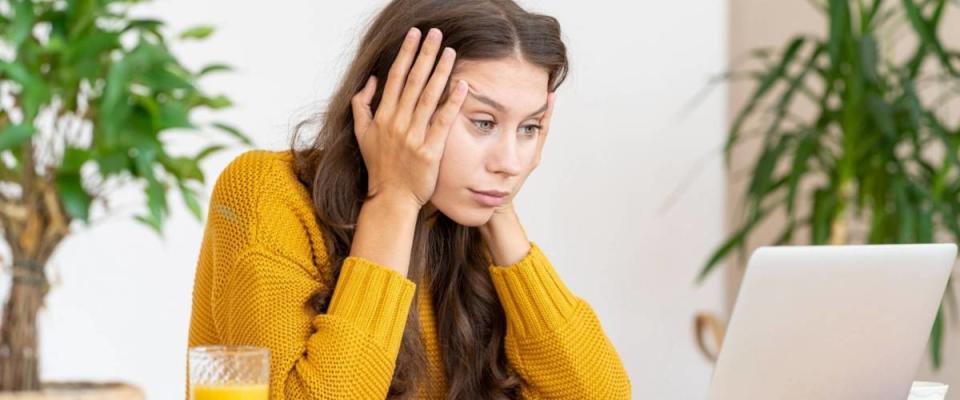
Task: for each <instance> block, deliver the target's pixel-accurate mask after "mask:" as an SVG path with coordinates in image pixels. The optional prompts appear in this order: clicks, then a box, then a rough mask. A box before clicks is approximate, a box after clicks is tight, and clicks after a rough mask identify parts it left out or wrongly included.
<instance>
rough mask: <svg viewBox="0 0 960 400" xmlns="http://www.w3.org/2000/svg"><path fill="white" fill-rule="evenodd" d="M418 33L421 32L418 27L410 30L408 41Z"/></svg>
mask: <svg viewBox="0 0 960 400" xmlns="http://www.w3.org/2000/svg"><path fill="white" fill-rule="evenodd" d="M418 33H420V30H419V29H417V28H416V27H413V28H410V30H409V31H407V39H413V38H414V37H416V36H417V34H418Z"/></svg>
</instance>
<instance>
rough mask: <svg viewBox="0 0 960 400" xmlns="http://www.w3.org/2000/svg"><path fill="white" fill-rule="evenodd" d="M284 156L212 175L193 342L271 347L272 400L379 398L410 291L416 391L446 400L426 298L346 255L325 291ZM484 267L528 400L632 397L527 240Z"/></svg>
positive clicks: (316, 242) (303, 194)
mask: <svg viewBox="0 0 960 400" xmlns="http://www.w3.org/2000/svg"><path fill="white" fill-rule="evenodd" d="M291 161H292V155H291V154H290V152H289V151H286V152H273V151H264V150H256V151H250V152H247V153H244V154H242V155H241V156H239V157H237V158H236V159H235V160H234V161H233V162H231V163H230V165H228V166H227V168H226V169H225V170H224V171H223V173H222V174H221V175H220V176H219V177H218V179H217V182H216V184H215V186H214V189H213V195H212V196H211V199H210V208H209V211H208V218H207V222H206V228H205V232H204V237H203V244H202V246H201V249H200V256H199V261H198V265H197V271H196V278H195V282H194V289H193V311H192V315H191V319H190V334H189V345H190V346H194V345H203V344H248V345H256V346H261V347H266V348H268V349H270V352H271V358H270V369H271V371H270V393H271V395H270V398H271V399H274V400H281V399H284V400H301V399H303V400H306V399H382V398H384V397H385V395H386V393H387V389H388V387H389V385H390V381H391V378H392V376H393V370H394V366H395V364H396V358H397V354H398V352H399V349H400V342H401V337H402V335H403V329H404V324H405V322H406V319H407V314H408V312H409V310H410V307H411V305H412V304H413V302H414V298H415V297H416V298H417V301H416V304H417V307H418V311H419V313H420V316H421V317H420V326H421V330H422V332H423V341H424V346H425V347H426V349H425V350H426V354H427V356H428V361H429V370H428V371H427V378H428V379H427V382H425V384H423V385H422V386H421V387H420V390H419V396H418V397H419V398H424V399H440V398H443V397H444V393H445V388H446V379H445V377H444V374H443V367H442V361H441V360H442V359H441V357H442V356H443V355H442V354H441V353H440V347H439V344H438V341H437V334H436V325H435V320H434V318H435V314H434V311H433V309H432V306H431V302H430V301H429V296H430V294H429V291H428V290H416V288H417V286H418V285H416V284H415V283H414V282H412V281H410V280H409V279H407V278H406V277H405V276H403V275H401V274H399V273H397V272H396V271H393V270H392V269H389V268H387V267H385V266H382V265H378V264H376V263H374V262H372V261H370V260H367V259H364V258H359V257H349V258H347V259H346V260H345V261H344V263H343V266H342V269H341V274H340V277H339V279H338V280H337V282H336V283H333V282H332V281H333V278H332V276H331V272H330V271H329V264H328V263H327V250H326V249H325V247H324V241H323V237H322V233H321V231H320V229H319V227H318V225H317V222H316V219H315V218H314V214H313V208H312V205H311V201H310V196H309V193H308V192H307V190H306V188H305V187H304V186H303V185H302V184H300V182H299V181H298V180H297V179H296V177H295V175H294V173H293V169H292V164H291ZM489 270H490V277H491V279H492V280H493V283H494V286H495V288H496V290H497V294H498V296H499V298H500V301H501V303H502V305H503V308H504V313H505V314H506V316H507V336H506V340H505V346H506V354H507V358H508V361H509V364H510V366H511V367H512V368H513V369H514V370H515V371H516V372H517V373H518V374H519V375H520V376H521V377H522V378H523V381H524V384H523V389H522V397H523V398H526V399H620V398H629V397H630V381H629V379H628V377H627V374H626V371H625V370H624V368H623V365H622V364H621V362H620V359H619V357H618V356H617V353H616V351H615V350H614V348H613V346H612V345H611V343H610V341H609V340H608V339H607V337H606V336H605V335H604V333H603V330H602V329H601V327H600V324H599V322H598V321H597V318H596V315H595V314H594V312H593V310H592V309H591V307H590V306H589V305H588V304H587V303H586V302H584V301H583V300H582V299H580V298H578V297H576V296H574V295H573V294H572V293H571V292H570V291H569V289H568V288H567V287H566V286H565V285H564V284H563V282H561V280H560V279H559V278H558V277H557V274H556V271H555V270H554V269H553V267H552V266H551V265H550V262H549V261H548V260H547V258H546V257H545V256H544V255H543V253H542V251H541V249H540V248H539V247H538V246H537V245H536V244H535V243H532V244H531V250H530V252H529V253H528V254H527V255H526V256H525V257H524V258H523V260H521V261H519V262H517V263H516V264H514V265H509V266H496V265H491V266H490V268H489ZM321 284H327V285H334V286H333V296H332V298H331V301H330V306H329V309H328V310H327V313H326V314H316V313H314V312H313V310H312V309H311V308H310V307H309V306H307V305H306V304H307V300H308V298H309V297H310V295H311V294H313V293H314V292H315V291H316V290H317V288H318V287H319V285H321ZM421 286H422V287H426V286H423V285H421Z"/></svg>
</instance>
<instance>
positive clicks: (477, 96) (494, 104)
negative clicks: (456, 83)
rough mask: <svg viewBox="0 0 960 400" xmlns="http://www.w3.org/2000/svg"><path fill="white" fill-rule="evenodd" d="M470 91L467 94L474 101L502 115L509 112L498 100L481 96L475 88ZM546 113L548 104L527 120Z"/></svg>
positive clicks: (531, 114)
mask: <svg viewBox="0 0 960 400" xmlns="http://www.w3.org/2000/svg"><path fill="white" fill-rule="evenodd" d="M469 89H470V90H468V91H467V94H469V95H470V96H471V97H473V98H474V99H477V100H478V101H480V102H481V103H484V104H486V105H488V106H490V107H493V108H495V109H496V110H497V111H500V112H502V113H505V112H507V108H506V107H504V106H503V104H500V103H497V101H496V100H494V99H491V98H489V97H487V96H484V95H482V94H480V93H477V92H476V91H475V90H473V88H469ZM544 111H547V104H546V103H544V104H543V106H542V107H540V108H539V109H538V110H537V111H534V112H532V113H530V115H529V116H527V118H530V117H532V116H534V115H537V114H540V113H542V112H544Z"/></svg>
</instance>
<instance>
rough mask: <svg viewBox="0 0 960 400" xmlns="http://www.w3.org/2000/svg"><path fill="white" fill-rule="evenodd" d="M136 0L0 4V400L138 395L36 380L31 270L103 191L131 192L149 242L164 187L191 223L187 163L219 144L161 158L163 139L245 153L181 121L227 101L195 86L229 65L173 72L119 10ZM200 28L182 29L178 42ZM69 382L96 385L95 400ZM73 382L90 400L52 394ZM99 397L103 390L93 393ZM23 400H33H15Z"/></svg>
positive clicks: (158, 223)
mask: <svg viewBox="0 0 960 400" xmlns="http://www.w3.org/2000/svg"><path fill="white" fill-rule="evenodd" d="M142 2H143V1H140V0H66V1H54V0H10V1H9V2H4V4H0V6H6V7H0V41H2V44H0V230H2V232H3V239H4V240H5V241H6V244H7V245H8V246H9V249H10V254H11V256H12V257H11V259H5V260H2V261H3V264H4V265H5V266H6V267H8V269H9V271H11V273H10V274H9V275H8V277H9V279H10V281H11V286H10V292H9V295H8V297H7V299H6V302H5V304H4V308H3V318H2V322H0V399H4V398H8V397H7V396H13V395H12V394H4V393H7V392H13V391H18V392H21V393H18V394H17V395H16V396H20V397H16V398H18V399H20V398H45V399H46V398H58V399H59V398H70V399H80V398H83V399H86V398H88V397H84V396H97V397H95V398H98V399H99V398H118V399H119V398H124V399H127V398H138V397H124V396H127V394H124V393H132V394H130V395H131V396H138V395H137V394H136V393H137V392H138V391H137V390H131V389H130V388H123V387H121V388H119V389H118V388H116V387H110V386H109V385H100V386H97V385H78V384H63V385H59V386H57V385H46V384H44V385H41V382H40V379H39V371H38V360H37V354H38V348H37V345H38V343H37V326H36V319H37V312H38V311H39V310H40V309H41V307H42V305H43V301H44V297H45V295H46V294H47V291H48V288H49V287H48V280H47V275H46V273H45V268H44V267H45V265H46V263H47V261H48V260H49V259H50V257H51V255H52V254H53V252H54V250H55V249H56V248H57V246H58V245H59V244H60V243H61V241H62V240H63V239H64V238H65V237H66V236H67V235H69V234H71V232H73V231H74V230H75V229H76V228H77V227H78V225H80V226H83V225H89V224H91V223H92V222H91V218H90V215H91V209H92V208H93V207H99V210H102V212H103V213H107V214H109V213H112V212H116V211H115V210H113V209H112V208H111V207H110V204H109V203H108V202H107V200H108V199H107V196H108V194H109V192H108V189H113V190H115V189H117V188H120V187H126V186H129V185H137V186H142V187H143V190H144V193H145V209H146V212H144V213H142V214H140V215H136V216H135V218H136V220H137V221H140V222H142V223H143V224H145V225H146V226H148V227H150V228H152V229H153V230H155V231H156V232H157V233H158V234H162V228H163V223H164V221H165V219H166V218H167V214H168V200H167V195H168V192H172V191H174V190H175V191H176V192H179V194H180V197H181V198H182V201H183V202H184V203H185V204H186V206H187V208H188V209H189V210H190V211H191V213H192V214H193V215H194V216H195V217H196V218H197V219H198V220H200V219H202V217H203V215H202V209H201V205H200V202H199V201H198V200H197V195H198V193H199V191H200V190H202V184H203V182H204V174H203V172H202V171H201V169H200V166H199V165H200V163H201V161H202V160H203V159H204V158H205V157H207V156H209V155H211V154H213V153H215V152H217V151H220V150H222V149H224V148H225V146H226V145H225V144H222V143H212V142H211V141H205V143H207V144H209V145H208V146H206V147H204V148H202V149H201V150H199V151H198V152H196V153H195V154H189V155H184V154H172V153H171V152H168V149H169V148H170V147H169V146H168V145H167V144H168V142H169V140H170V139H169V138H168V137H166V135H167V134H168V133H170V132H180V133H191V132H192V133H193V134H195V135H196V134H202V135H203V136H208V132H209V131H210V129H203V128H204V127H205V126H210V127H212V128H213V129H215V130H219V131H223V132H225V133H226V134H227V135H229V136H224V139H229V141H231V142H235V141H240V142H242V143H244V144H247V145H249V144H250V140H249V139H248V138H247V137H246V136H244V135H243V134H242V133H241V132H239V131H238V130H237V129H235V128H233V127H231V126H229V125H227V124H223V123H220V122H212V123H208V124H204V125H199V124H197V123H195V122H194V121H193V118H192V117H191V114H192V112H193V111H195V110H197V109H203V108H206V109H214V110H217V109H223V108H226V107H230V106H231V102H230V100H229V99H228V98H227V97H225V96H222V95H216V96H214V95H209V94H207V93H206V92H205V91H204V90H201V88H200V87H199V86H198V83H199V81H200V80H201V78H203V77H204V76H205V75H207V74H209V73H213V72H218V71H224V70H228V69H229V67H228V66H226V65H222V64H214V65H208V66H206V67H203V68H201V69H199V70H197V71H194V70H191V69H188V68H187V67H185V66H184V65H183V64H181V63H180V61H179V60H178V59H177V58H176V57H175V56H174V54H173V53H172V52H171V51H170V49H169V48H168V46H167V43H168V41H169V40H170V39H172V38H168V37H166V36H165V34H164V32H163V31H164V27H163V22H162V21H158V20H153V19H138V18H134V17H132V16H131V15H130V13H129V12H130V10H131V8H133V7H134V6H136V5H137V4H139V3H142ZM211 32H212V28H210V27H196V28H192V29H188V30H186V31H184V32H182V33H181V34H180V35H179V37H178V39H180V40H190V39H196V40H200V39H204V38H205V37H207V36H208V35H210V34H211ZM171 189H172V190H171ZM42 386H43V388H42ZM48 386H49V387H48ZM83 386H94V387H99V388H101V391H100V394H99V395H97V394H95V393H96V391H94V390H92V389H90V387H86V388H84V387H83ZM78 387H79V388H80V389H77V390H83V392H82V393H90V394H85V395H82V394H79V393H80V392H70V393H72V394H66V393H68V392H69V391H70V390H74V389H76V388H78ZM41 389H43V390H41ZM110 390H113V391H114V392H115V394H113V395H107V394H106V393H107V392H108V391H110ZM24 391H27V392H33V393H35V394H30V395H29V397H23V396H27V395H28V394H25V393H22V392H24ZM54 392H58V393H60V394H54ZM58 396H62V397H58ZM99 396H103V397H99ZM110 396H118V397H110ZM139 396H142V394H141V395H139ZM90 398H93V397H90Z"/></svg>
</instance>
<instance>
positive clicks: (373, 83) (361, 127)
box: [350, 75, 377, 138]
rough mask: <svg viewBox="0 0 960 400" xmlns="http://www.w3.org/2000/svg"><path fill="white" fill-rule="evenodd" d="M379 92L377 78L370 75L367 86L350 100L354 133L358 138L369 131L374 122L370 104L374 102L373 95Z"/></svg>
mask: <svg viewBox="0 0 960 400" xmlns="http://www.w3.org/2000/svg"><path fill="white" fill-rule="evenodd" d="M376 92H377V77H375V76H373V75H370V77H369V78H367V84H366V85H364V86H363V89H362V90H360V92H358V93H357V94H355V95H353V99H351V100H350V106H351V108H353V132H354V133H355V134H356V135H357V136H358V138H359V135H361V134H362V133H363V132H366V131H367V127H368V126H370V122H371V121H372V120H373V112H372V111H371V110H370V102H371V101H373V95H374V93H376Z"/></svg>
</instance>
